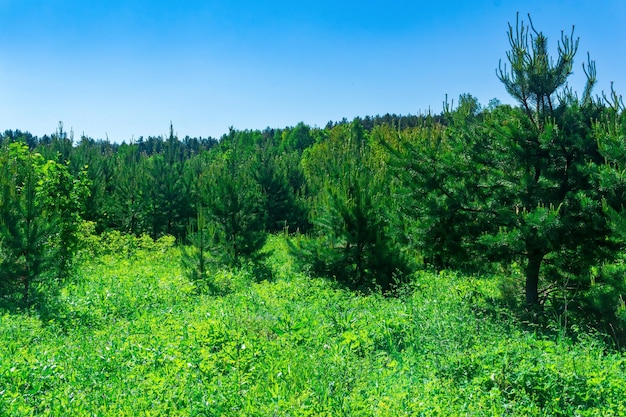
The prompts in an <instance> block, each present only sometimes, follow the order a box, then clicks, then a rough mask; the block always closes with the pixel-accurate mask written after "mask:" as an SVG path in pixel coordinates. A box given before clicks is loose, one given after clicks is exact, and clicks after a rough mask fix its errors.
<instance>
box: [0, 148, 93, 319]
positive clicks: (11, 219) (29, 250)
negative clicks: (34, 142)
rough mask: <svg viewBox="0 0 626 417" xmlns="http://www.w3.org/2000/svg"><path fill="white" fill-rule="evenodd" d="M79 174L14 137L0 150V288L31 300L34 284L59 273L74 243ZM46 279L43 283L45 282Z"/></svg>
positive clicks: (81, 184)
mask: <svg viewBox="0 0 626 417" xmlns="http://www.w3.org/2000/svg"><path fill="white" fill-rule="evenodd" d="M86 192H87V184H86V183H85V181H84V180H76V179H74V178H73V177H72V176H71V175H70V174H69V171H68V169H67V166H66V165H64V164H59V163H58V162H55V161H51V160H49V161H45V159H44V158H43V157H42V156H41V155H40V154H39V153H35V152H32V151H29V150H28V147H27V145H26V144H24V143H20V142H14V143H11V144H8V145H7V146H3V147H2V149H1V150H0V286H1V287H0V290H1V292H2V296H3V297H5V298H6V297H9V298H11V297H13V296H14V295H15V294H16V293H19V294H20V296H21V297H20V303H21V305H22V306H23V307H29V306H30V305H31V301H32V296H33V295H34V294H37V293H41V292H39V286H43V289H44V291H45V290H52V289H53V288H54V285H52V283H53V282H55V281H56V280H58V279H61V278H64V277H65V276H66V275H67V273H68V270H69V267H70V265H71V258H72V255H73V253H74V251H75V249H76V247H77V237H76V232H77V230H78V224H79V222H80V216H79V214H80V212H81V210H80V208H81V202H82V200H83V199H84V197H85V193H86ZM46 284H47V285H46Z"/></svg>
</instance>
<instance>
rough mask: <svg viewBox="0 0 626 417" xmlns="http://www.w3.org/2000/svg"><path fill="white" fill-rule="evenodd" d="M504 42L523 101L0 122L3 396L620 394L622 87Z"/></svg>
mask: <svg viewBox="0 0 626 417" xmlns="http://www.w3.org/2000/svg"><path fill="white" fill-rule="evenodd" d="M509 43H510V50H509V51H507V52H506V59H505V60H503V62H501V64H500V66H499V67H498V69H497V76H498V78H499V79H500V81H501V82H502V83H503V85H504V87H505V88H506V91H507V92H508V93H509V94H510V95H511V97H512V98H513V99H515V101H516V103H517V104H516V105H507V104H502V103H501V102H499V101H498V100H496V99H494V100H492V101H491V102H489V103H488V105H483V104H481V103H479V102H478V100H477V99H476V98H475V97H473V96H472V95H471V94H464V95H461V96H460V97H459V98H458V99H456V100H448V99H447V98H446V100H445V102H444V105H443V110H442V111H441V112H440V113H438V114H434V113H429V114H421V115H415V116H413V115H406V116H404V115H395V114H394V115H390V114H387V115H384V116H367V117H364V118H361V117H357V118H355V119H354V120H352V121H348V120H346V119H343V120H341V121H339V122H329V123H328V124H327V125H326V126H325V127H323V128H322V127H312V126H309V125H307V124H305V123H299V124H297V125H296V126H291V127H285V128H269V127H268V128H266V129H265V130H236V129H234V128H231V129H230V130H229V132H228V133H226V134H224V135H223V136H222V137H221V138H219V139H216V138H210V137H208V138H191V137H184V138H180V137H179V136H178V134H177V133H176V130H175V126H173V125H172V124H171V123H170V126H169V134H167V135H163V136H159V137H147V138H144V137H140V138H138V139H137V140H133V141H130V142H128V143H127V142H123V143H111V142H110V141H108V140H101V139H92V138H90V137H86V136H82V137H80V138H77V137H75V135H74V133H73V132H67V131H65V129H64V126H63V123H61V122H60V123H59V126H58V129H57V130H56V132H54V133H53V134H51V135H46V136H43V137H36V136H33V135H31V134H30V133H28V132H27V131H20V130H6V131H5V132H4V133H3V134H2V135H0V329H2V334H3V339H4V341H3V343H4V345H5V346H4V347H2V348H0V411H2V412H0V414H3V415H62V414H66V413H68V412H70V413H71V414H73V415H83V414H81V413H84V415H146V416H147V415H207V416H208V415H390V416H391V415H441V413H444V414H447V415H505V414H506V415H623V414H621V413H623V412H624V411H623V410H624V409H626V408H624V407H625V406H626V403H625V400H624V398H626V395H625V394H626V392H625V389H626V388H624V387H626V384H625V382H626V381H625V377H624V375H625V373H624V371H625V370H626V361H625V359H624V346H625V344H626V303H625V298H624V297H625V296H626V265H625V262H626V256H625V254H624V247H625V244H626V211H625V208H624V202H625V201H626V114H625V113H624V104H623V101H622V98H621V96H620V95H619V94H618V93H617V92H616V91H613V90H611V91H610V92H596V91H595V90H594V85H595V84H596V67H595V62H594V61H592V60H591V58H589V57H587V60H586V62H585V63H584V64H583V65H582V68H583V71H584V73H585V75H586V85H584V86H583V89H582V92H577V91H575V90H574V88H573V87H572V86H570V85H569V84H568V78H569V76H570V74H571V73H572V70H573V67H574V58H575V56H576V54H577V52H578V40H577V38H575V36H574V33H573V31H572V33H571V35H563V36H562V37H561V39H560V40H559V41H558V52H557V55H556V56H551V55H550V53H549V50H548V41H547V38H546V37H545V36H544V35H543V33H542V32H539V31H537V30H536V29H535V28H534V27H533V26H532V21H529V23H526V22H524V21H520V20H518V21H517V22H516V23H515V24H513V25H510V26H509ZM437 303H438V304H437ZM64 346H70V347H71V349H64ZM80 352H82V353H80ZM88 358H91V359H88ZM294 358H295V359H296V361H295V362H291V361H292V360H294ZM96 362H97V363H99V365H98V364H96ZM315 364H319V365H320V366H319V367H324V368H326V369H327V370H328V372H327V373H320V370H319V369H317V368H318V367H317V366H316V365H315ZM127 384H131V385H133V386H134V388H133V389H131V390H130V391H129V392H125V388H124V387H126V386H127ZM98 390H101V391H102V394H101V395H100V394H98V392H99V391H98ZM96 398H97V399H96ZM292 413H295V414H292Z"/></svg>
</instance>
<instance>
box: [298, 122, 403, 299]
mask: <svg viewBox="0 0 626 417" xmlns="http://www.w3.org/2000/svg"><path fill="white" fill-rule="evenodd" d="M381 162H382V161H380V160H379V159H377V158H376V154H375V153H374V151H373V150H372V149H371V145H370V144H368V138H366V136H365V133H364V132H363V129H362V127H361V125H360V123H358V122H354V123H353V124H352V125H349V126H346V125H343V126H338V127H335V128H334V129H333V132H332V133H331V137H330V138H329V139H328V140H327V141H325V142H323V143H320V144H318V145H315V146H314V147H313V148H312V149H311V151H309V152H308V153H307V155H306V157H305V161H304V163H305V166H306V173H307V176H308V180H309V183H310V185H311V186H312V188H313V189H318V190H320V191H319V194H318V195H317V197H316V200H315V202H314V205H313V210H312V214H311V218H312V223H313V225H314V230H313V233H312V235H313V237H314V239H312V240H304V239H303V240H301V242H300V245H299V247H297V248H294V249H295V252H296V254H298V255H299V257H300V258H301V259H302V260H303V261H304V263H305V264H307V265H308V266H309V267H310V268H311V269H312V271H313V272H314V273H316V274H319V275H324V276H328V277H332V278H334V279H336V280H337V281H338V282H339V283H341V284H344V285H346V286H348V287H349V288H352V289H356V290H365V291H371V290H377V289H378V290H382V291H383V292H388V291H390V290H392V289H393V287H394V285H395V284H396V283H397V279H398V277H399V276H400V275H402V274H404V273H406V272H408V264H407V262H406V259H404V256H403V253H402V252H401V251H400V250H399V247H398V245H397V240H396V239H394V238H393V236H392V233H393V229H394V227H396V226H397V225H395V224H394V221H395V216H396V210H395V202H394V201H393V200H391V199H390V198H389V197H390V195H391V193H392V187H391V185H390V179H391V178H389V177H387V176H386V171H385V169H384V164H382V163H381Z"/></svg>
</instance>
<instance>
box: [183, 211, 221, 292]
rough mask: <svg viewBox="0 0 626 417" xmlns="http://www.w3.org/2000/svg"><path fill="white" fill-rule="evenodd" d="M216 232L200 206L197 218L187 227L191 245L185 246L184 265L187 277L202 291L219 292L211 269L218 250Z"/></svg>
mask: <svg viewBox="0 0 626 417" xmlns="http://www.w3.org/2000/svg"><path fill="white" fill-rule="evenodd" d="M215 237H216V232H215V230H214V226H213V227H212V226H211V225H210V224H208V223H207V221H206V215H205V212H204V210H203V208H202V207H198V213H197V218H196V220H195V221H191V222H190V223H189V226H188V228H187V239H188V241H189V245H188V246H185V247H183V256H182V265H183V269H184V270H185V272H186V274H187V277H188V278H189V279H190V280H191V281H192V282H193V283H195V285H196V288H197V289H198V290H199V291H200V292H204V291H207V292H209V293H215V292H217V290H218V289H217V288H216V287H215V284H214V282H213V281H212V279H211V276H210V274H211V271H212V270H214V267H215V258H214V257H213V256H212V253H216V252H217V250H218V249H217V245H216V242H215Z"/></svg>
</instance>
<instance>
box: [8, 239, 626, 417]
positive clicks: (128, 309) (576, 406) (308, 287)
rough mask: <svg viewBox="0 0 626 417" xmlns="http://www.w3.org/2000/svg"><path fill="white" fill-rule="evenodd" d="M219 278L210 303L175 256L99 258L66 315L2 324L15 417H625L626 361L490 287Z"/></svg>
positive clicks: (280, 252)
mask: <svg viewBox="0 0 626 417" xmlns="http://www.w3.org/2000/svg"><path fill="white" fill-rule="evenodd" d="M282 239H283V237H275V238H272V239H270V241H269V242H268V249H273V251H272V255H271V257H270V258H269V266H270V268H271V269H272V271H273V274H272V276H273V279H272V280H264V281H260V282H257V280H255V279H254V277H251V276H250V272H241V273H239V272H237V271H235V272H233V271H219V272H218V274H221V276H220V278H219V279H217V280H216V282H220V280H222V282H226V283H228V285H230V287H231V291H230V292H227V293H226V294H225V295H222V296H214V295H208V294H202V293H200V294H198V293H197V291H194V288H193V285H192V284H190V283H189V282H188V281H187V280H186V279H185V278H184V274H183V272H182V271H181V269H180V264H179V256H180V253H179V250H178V249H177V248H175V247H168V246H167V245H164V247H161V248H159V247H149V248H145V249H137V250H135V251H133V252H132V253H128V252H124V251H121V252H120V253H118V254H101V255H98V256H95V257H93V258H89V259H85V260H84V262H83V263H82V264H81V266H80V268H79V273H78V275H77V277H76V278H75V279H74V280H73V281H72V282H70V283H68V284H67V285H66V287H65V288H63V289H62V291H61V294H60V296H59V302H58V306H57V307H56V310H55V311H56V315H51V316H50V318H47V319H46V320H45V321H42V319H41V318H40V317H39V316H37V315H36V314H32V315H26V314H15V313H8V312H7V313H4V314H3V315H2V316H1V317H0V332H1V334H2V344H0V415H7V416H28V415H50V416H62V415H71V416H94V415H97V416H124V415H127V416H151V415H162V416H168V415H181V416H193V415H196V416H220V415H233V416H272V415H276V416H288V415H291V416H306V415H311V416H337V415H346V416H360V415H363V416H402V415H407V416H408V415H425V416H432V415H446V416H448V415H486V416H491V415H620V413H622V414H623V413H624V411H623V410H624V409H626V377H625V376H624V375H625V370H626V369H625V368H626V362H625V361H624V357H623V355H621V354H617V353H607V351H606V350H605V349H604V346H602V345H601V344H600V342H598V341H596V340H595V339H594V338H593V337H591V336H590V337H589V338H588V339H585V340H581V341H578V342H577V343H573V342H571V341H569V340H568V339H566V338H563V337H561V338H558V337H549V336H539V335H536V334H534V333H533V332H530V331H528V330H527V329H526V330H525V329H524V328H522V327H521V326H519V325H518V324H517V323H516V321H515V320H514V319H513V318H510V317H509V316H507V314H506V313H505V312H504V311H501V310H500V309H499V307H498V306H497V303H496V301H497V297H498V291H497V286H496V284H495V282H493V280H491V279H490V278H468V277H465V276H461V275H458V274H452V273H441V274H432V273H419V274H417V275H416V277H415V280H414V282H413V284H412V286H411V288H410V291H409V290H407V291H406V294H405V295H403V296H400V297H398V298H384V297H382V296H379V295H369V296H362V295H361V296H358V295H355V294H352V293H350V292H347V291H345V290H342V289H339V288H336V286H334V285H333V284H332V283H329V282H328V281H325V280H321V279H313V278H310V277H307V276H305V275H303V274H302V273H299V272H298V271H297V270H296V268H295V266H294V264H293V262H292V260H291V259H290V258H289V254H288V252H287V250H286V246H285V244H284V241H283V240H282Z"/></svg>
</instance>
